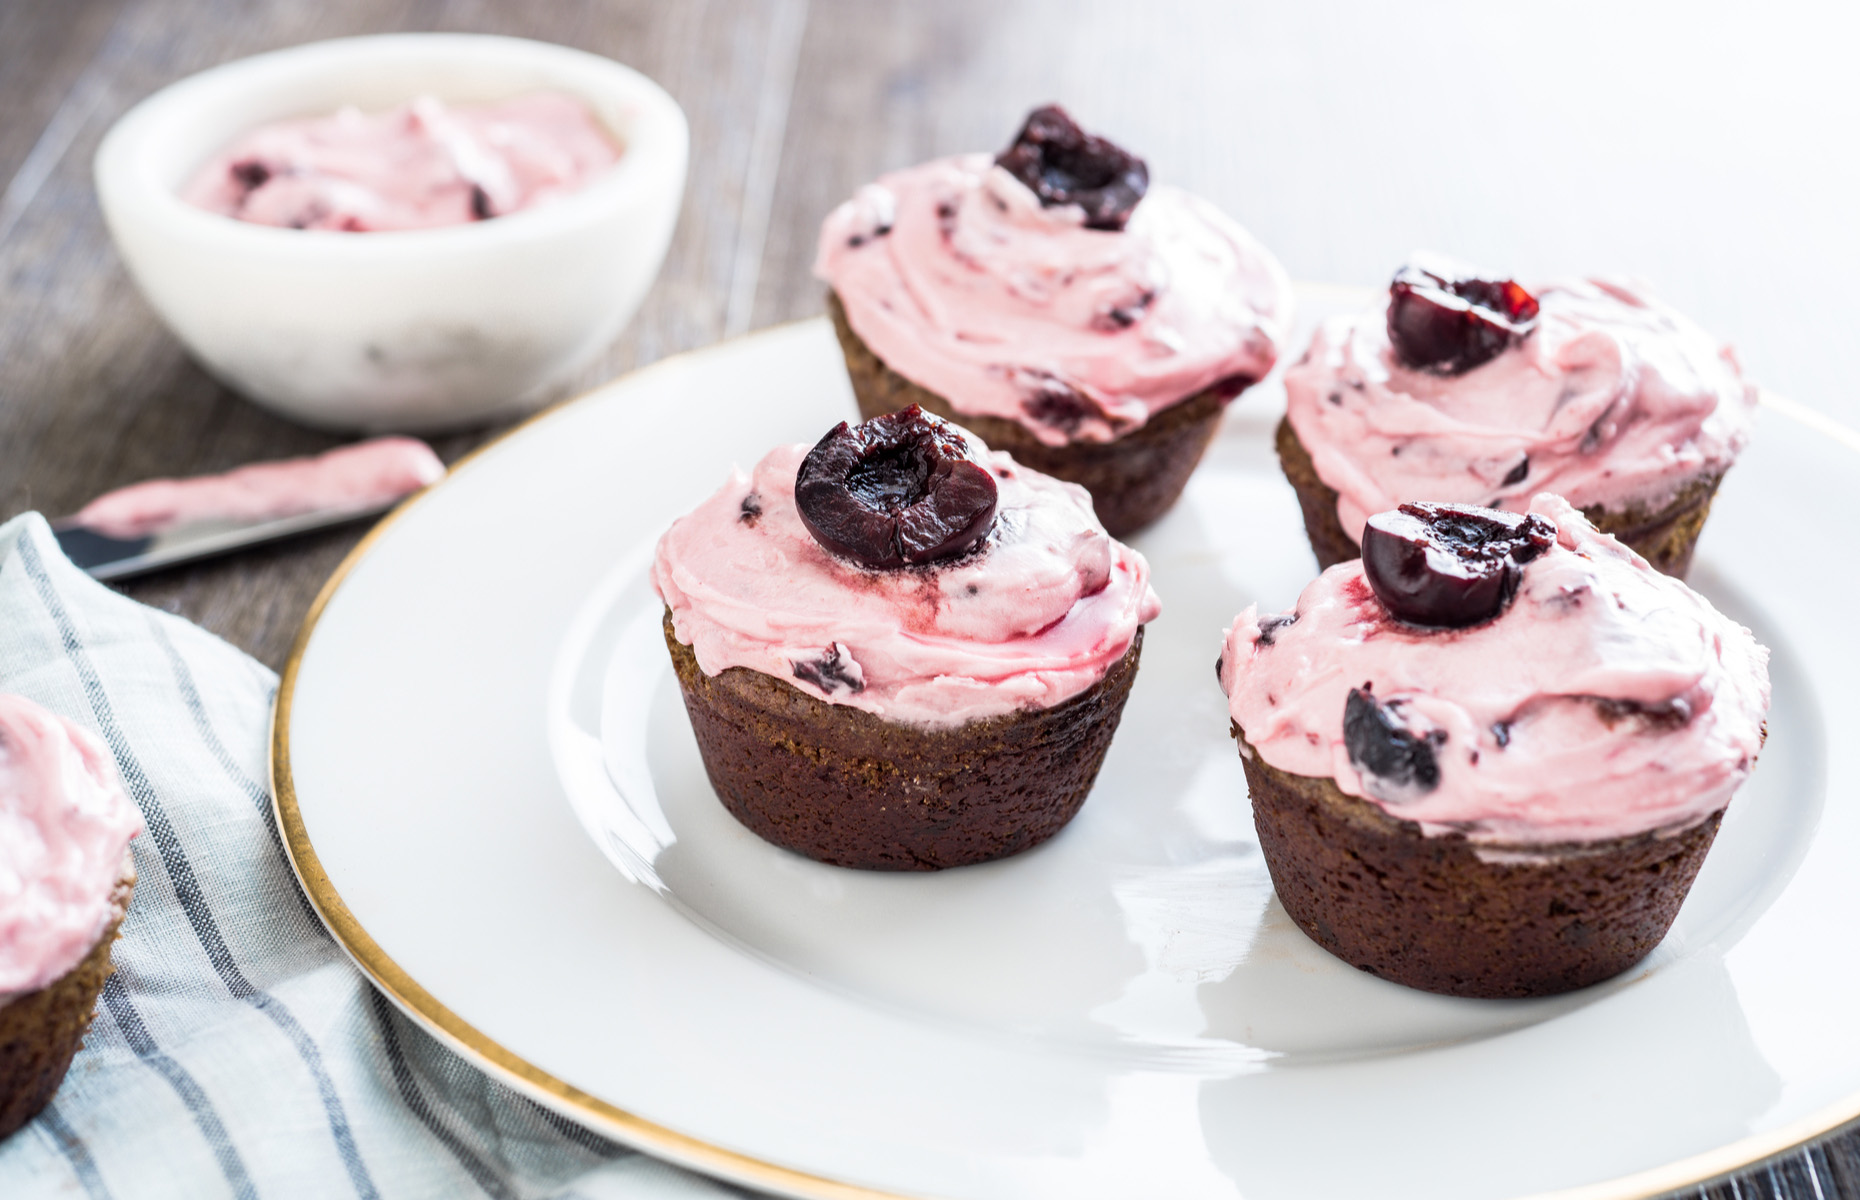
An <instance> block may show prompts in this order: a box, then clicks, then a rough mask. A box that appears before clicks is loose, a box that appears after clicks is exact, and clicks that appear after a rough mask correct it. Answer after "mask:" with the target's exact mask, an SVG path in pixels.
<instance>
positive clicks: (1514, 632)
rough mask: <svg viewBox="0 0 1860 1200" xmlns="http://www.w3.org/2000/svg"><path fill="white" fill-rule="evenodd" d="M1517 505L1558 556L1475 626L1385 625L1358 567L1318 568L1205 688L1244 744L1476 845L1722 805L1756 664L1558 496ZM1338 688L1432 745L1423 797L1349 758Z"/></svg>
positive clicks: (1723, 628)
mask: <svg viewBox="0 0 1860 1200" xmlns="http://www.w3.org/2000/svg"><path fill="white" fill-rule="evenodd" d="M1529 511H1531V512H1534V513H1537V514H1539V515H1541V516H1544V517H1546V518H1548V519H1549V520H1551V521H1552V522H1553V523H1555V525H1556V526H1557V531H1558V532H1557V543H1556V545H1555V546H1553V547H1552V548H1551V549H1549V550H1547V551H1545V552H1544V553H1543V554H1542V555H1541V556H1539V557H1538V558H1536V559H1534V560H1532V561H1531V562H1530V563H1528V564H1527V565H1526V566H1525V567H1524V573H1523V578H1522V581H1521V582H1520V584H1519V586H1518V591H1517V595H1516V597H1515V599H1514V600H1513V602H1512V604H1511V606H1510V607H1509V608H1508V609H1507V610H1506V611H1505V612H1503V613H1501V614H1500V615H1499V616H1498V617H1497V618H1495V619H1493V620H1490V621H1487V622H1486V623H1484V624H1481V625H1475V626H1472V627H1470V628H1467V629H1460V630H1423V629H1416V628H1413V627H1410V626H1406V625H1402V624H1400V623H1399V622H1396V621H1395V620H1393V619H1392V618H1391V617H1390V616H1389V614H1388V612H1387V611H1386V610H1385V609H1384V608H1383V607H1382V605H1381V603H1380V601H1378V600H1377V599H1376V598H1375V596H1374V594H1373V593H1372V592H1371V590H1370V588H1369V584H1368V582H1367V580H1366V579H1365V578H1364V576H1363V565H1362V562H1361V560H1353V561H1350V562H1347V563H1340V564H1339V565H1337V566H1334V567H1332V568H1330V569H1329V570H1328V571H1325V572H1324V573H1323V574H1322V575H1320V576H1319V577H1318V578H1317V580H1316V581H1314V582H1313V583H1312V584H1311V585H1310V586H1309V587H1307V588H1306V589H1305V591H1304V592H1303V594H1302V595H1300V596H1299V598H1298V603H1297V605H1296V606H1295V607H1294V608H1293V609H1292V611H1291V612H1290V613H1289V614H1284V615H1282V616H1279V617H1267V618H1263V619H1262V618H1261V617H1260V616H1259V614H1258V613H1257V611H1256V610H1255V609H1252V608H1249V609H1247V610H1246V611H1244V612H1242V613H1241V614H1240V615H1239V617H1238V618H1236V620H1235V621H1234V624H1233V626H1232V628H1230V629H1229V630H1228V631H1227V637H1226V641H1225V643H1224V645H1223V648H1222V655H1221V687H1222V689H1223V690H1224V691H1226V693H1227V696H1228V709H1229V713H1230V715H1231V716H1232V718H1233V721H1234V723H1235V724H1236V725H1237V726H1239V728H1240V730H1241V731H1242V732H1243V733H1244V734H1245V735H1246V739H1247V741H1248V742H1249V743H1250V744H1251V746H1252V748H1253V751H1254V752H1255V753H1257V754H1258V755H1259V756H1260V757H1261V758H1263V759H1264V760H1265V761H1266V762H1267V763H1268V764H1269V765H1271V766H1273V767H1275V768H1277V769H1279V770H1281V771H1287V772H1290V773H1292V774H1296V775H1304V776H1311V777H1329V778H1331V779H1334V780H1335V781H1336V783H1337V786H1338V787H1339V788H1340V789H1342V790H1343V791H1344V792H1345V793H1347V794H1349V795H1352V796H1360V797H1363V798H1364V799H1367V800H1369V801H1370V802H1372V803H1375V804H1378V805H1380V806H1381V807H1382V808H1383V809H1384V810H1385V811H1387V812H1388V813H1389V814H1390V815H1391V816H1395V817H1399V818H1401V819H1404V820H1410V821H1415V822H1417V823H1419V824H1420V826H1421V828H1422V831H1423V832H1424V833H1427V834H1429V835H1437V834H1443V833H1448V832H1453V831H1459V832H1463V833H1465V834H1466V835H1467V836H1468V837H1469V838H1471V839H1472V840H1474V841H1483V842H1502V843H1538V844H1543V843H1557V842H1584V841H1602V840H1607V839H1611V838H1618V837H1627V836H1631V835H1635V834H1641V833H1647V832H1650V831H1656V830H1658V831H1678V830H1683V829H1686V828H1689V827H1691V826H1693V825H1696V824H1697V823H1698V822H1700V821H1703V820H1705V819H1706V818H1707V817H1709V816H1710V815H1711V814H1712V813H1715V812H1717V811H1719V810H1721V809H1722V808H1724V806H1725V805H1726V804H1727V803H1728V802H1729V801H1730V799H1731V795H1732V793H1733V792H1735V791H1736V790H1737V788H1738V786H1739V785H1740V784H1741V783H1742V782H1743V781H1744V779H1745V778H1746V777H1747V776H1748V775H1749V774H1750V771H1751V768H1752V766H1753V765H1754V763H1755V761H1756V756H1757V751H1758V749H1759V748H1760V747H1761V745H1762V741H1763V722H1764V718H1765V715H1766V713H1767V712H1768V709H1769V694H1770V689H1769V671H1768V665H1767V664H1768V658H1769V652H1768V651H1767V650H1765V649H1764V648H1763V647H1762V646H1759V645H1758V644H1757V642H1756V640H1755V639H1754V638H1753V637H1752V636H1751V634H1750V631H1749V630H1747V629H1745V628H1743V627H1742V626H1740V625H1738V624H1737V623H1736V622H1734V621H1732V620H1730V619H1729V618H1726V617H1724V616H1723V615H1721V614H1720V613H1718V611H1717V610H1716V609H1714V608H1713V607H1712V606H1711V605H1710V603H1709V602H1707V601H1706V600H1705V599H1704V598H1703V597H1702V596H1700V595H1699V594H1698V593H1696V592H1694V591H1692V590H1691V589H1690V588H1688V587H1687V586H1686V585H1685V584H1683V583H1681V582H1679V581H1678V580H1676V579H1672V578H1669V577H1667V576H1665V575H1662V574H1660V573H1659V572H1657V571H1655V570H1654V569H1653V568H1652V567H1650V566H1649V565H1648V564H1647V562H1646V561H1645V560H1644V559H1642V558H1640V557H1639V556H1638V555H1636V554H1634V553H1633V551H1631V550H1628V549H1627V548H1626V547H1624V546H1622V545H1621V544H1620V543H1619V542H1617V541H1615V539H1614V538H1612V537H1609V536H1607V535H1606V534H1601V533H1598V532H1596V530H1595V528H1594V527H1593V526H1592V525H1590V524H1589V522H1588V521H1587V520H1585V519H1584V518H1583V516H1582V514H1581V513H1579V512H1577V511H1576V510H1575V509H1574V508H1572V507H1571V506H1570V505H1569V504H1568V503H1566V502H1565V501H1564V500H1562V499H1561V498H1559V497H1556V496H1553V495H1548V494H1545V495H1540V496H1537V497H1536V498H1535V499H1533V500H1532V502H1531V504H1530V507H1529ZM1288 618H1289V619H1288ZM1352 689H1362V690H1364V691H1366V692H1369V693H1371V694H1372V695H1373V696H1374V697H1375V698H1376V700H1377V701H1378V702H1380V703H1381V704H1383V705H1385V706H1392V710H1393V711H1396V712H1398V713H1399V714H1400V718H1401V720H1402V722H1403V723H1404V726H1405V728H1406V729H1408V730H1409V731H1410V732H1412V733H1413V734H1414V735H1415V736H1417V737H1426V738H1430V739H1433V746H1434V759H1435V762H1436V763H1437V765H1438V775H1439V778H1438V783H1437V785H1436V786H1434V787H1433V788H1432V789H1431V790H1426V791H1417V790H1416V789H1414V788H1412V787H1411V788H1408V789H1400V788H1393V787H1390V786H1387V784H1386V783H1385V781H1382V780H1378V779H1377V778H1376V777H1374V776H1371V775H1367V774H1365V773H1363V772H1359V771H1358V770H1357V768H1356V767H1355V766H1353V765H1352V764H1351V761H1350V754H1349V750H1348V747H1347V746H1346V744H1345V740H1344V731H1343V716H1344V708H1345V705H1346V702H1347V700H1348V697H1349V694H1350V691H1351V690H1352Z"/></svg>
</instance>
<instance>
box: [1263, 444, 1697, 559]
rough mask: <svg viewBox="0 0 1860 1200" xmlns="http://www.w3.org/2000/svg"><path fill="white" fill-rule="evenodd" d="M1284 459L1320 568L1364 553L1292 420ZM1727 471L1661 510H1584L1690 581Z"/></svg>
mask: <svg viewBox="0 0 1860 1200" xmlns="http://www.w3.org/2000/svg"><path fill="white" fill-rule="evenodd" d="M1276 440H1277V443H1278V450H1279V463H1280V465H1281V466H1282V467H1283V468H1284V470H1285V477H1286V478H1287V479H1288V480H1290V481H1291V484H1292V489H1293V490H1294V491H1296V492H1297V493H1298V507H1299V508H1300V509H1302V510H1303V511H1304V515H1305V534H1306V536H1307V537H1309V538H1310V539H1311V550H1312V552H1313V553H1315V554H1316V555H1317V560H1318V567H1319V568H1320V569H1323V568H1329V567H1333V566H1336V565H1337V564H1338V563H1340V562H1348V561H1349V560H1351V559H1353V558H1360V557H1362V551H1361V549H1360V548H1359V547H1358V546H1357V543H1356V539H1354V538H1352V537H1351V536H1350V535H1349V534H1347V533H1345V532H1344V529H1343V522H1342V521H1340V520H1338V518H1337V492H1336V490H1335V489H1334V488H1332V487H1331V486H1330V485H1329V484H1327V483H1325V482H1324V481H1323V480H1322V479H1319V478H1318V473H1317V467H1316V466H1314V465H1313V464H1312V462H1311V455H1310V453H1309V452H1308V451H1307V450H1306V449H1305V444H1304V443H1303V442H1301V441H1299V440H1298V434H1297V433H1296V432H1295V431H1294V430H1293V429H1292V423H1291V422H1290V421H1289V420H1281V421H1280V422H1279V432H1278V437H1277V439H1276ZM1723 478H1724V472H1722V471H1718V472H1714V473H1712V474H1708V475H1701V476H1699V477H1698V478H1697V479H1694V480H1692V481H1691V482H1690V483H1688V484H1687V485H1686V486H1685V487H1684V488H1682V489H1680V492H1679V494H1678V495H1677V496H1675V497H1673V499H1672V500H1671V501H1670V502H1668V503H1667V504H1666V505H1665V506H1664V507H1662V508H1660V509H1657V510H1655V509H1651V508H1648V507H1647V506H1646V505H1632V506H1630V507H1628V508H1627V509H1625V510H1622V511H1610V510H1608V509H1606V508H1603V507H1602V506H1601V505H1599V504H1592V505H1589V506H1588V507H1586V508H1584V509H1583V510H1582V515H1583V516H1585V517H1587V518H1588V519H1589V522H1590V523H1591V524H1592V525H1594V526H1595V527H1596V528H1597V529H1599V530H1601V531H1602V532H1603V533H1607V534H1612V535H1614V536H1615V537H1616V538H1617V539H1619V540H1620V541H1621V542H1622V543H1623V544H1625V545H1627V546H1628V547H1630V548H1631V549H1632V550H1633V551H1634V552H1635V553H1636V554H1638V555H1640V556H1641V557H1642V558H1644V559H1646V560H1647V561H1648V562H1649V563H1651V564H1653V566H1654V568H1655V569H1656V570H1658V571H1660V572H1662V573H1664V574H1667V575H1671V576H1672V577H1673V578H1675V579H1684V578H1685V577H1686V572H1687V571H1688V570H1690V569H1691V566H1692V551H1693V548H1694V547H1695V546H1696V545H1697V544H1698V540H1699V531H1700V530H1702V529H1703V528H1704V527H1705V518H1706V517H1707V516H1708V515H1709V514H1710V513H1711V502H1712V498H1713V497H1714V496H1716V495H1717V494H1718V483H1719V481H1720V480H1722V479H1723Z"/></svg>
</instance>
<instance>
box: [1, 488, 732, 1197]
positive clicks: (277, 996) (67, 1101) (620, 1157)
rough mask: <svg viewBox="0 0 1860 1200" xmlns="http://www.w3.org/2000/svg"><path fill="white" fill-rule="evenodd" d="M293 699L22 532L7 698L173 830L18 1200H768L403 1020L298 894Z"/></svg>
mask: <svg viewBox="0 0 1860 1200" xmlns="http://www.w3.org/2000/svg"><path fill="white" fill-rule="evenodd" d="M277 685H278V681H277V677H276V676H274V675H273V674H272V673H271V672H270V671H268V670H266V669H265V668H264V667H261V666H260V665H259V664H258V663H256V662H254V661H253V660H252V659H250V658H248V657H246V656H245V655H244V654H242V653H240V652H239V651H237V650H235V649H233V648H232V647H231V646H228V645H227V644H226V643H224V642H222V641H220V640H219V639H218V638H215V637H213V636H212V635H211V634H208V633H206V632H205V631H203V630H201V629H199V628H197V627H195V626H193V625H190V624H188V623H187V622H186V621H183V620H181V619H180V618H178V617H174V616H170V615H168V614H166V613H161V612H157V611H155V610H154V609H151V608H147V607H144V606H143V605H140V604H137V603H135V602H134V601H132V600H129V599H126V598H125V597H123V596H119V595H117V594H116V593H114V592H112V591H110V590H109V589H108V588H106V587H104V586H103V585H101V584H99V583H96V582H95V581H93V580H91V579H90V578H89V577H88V576H86V575H84V574H83V573H82V572H80V571H79V570H78V569H77V568H76V567H73V566H72V565H71V564H70V563H69V562H67V561H66V560H65V558H64V557H63V556H62V555H61V554H60V553H59V550H58V545H57V543H56V542H55V541H54V540H53V538H52V536H51V531H50V529H49V528H48V527H47V526H46V524H45V522H44V520H43V519H42V518H40V517H39V516H38V515H37V514H27V515H25V516H22V517H17V518H15V519H14V520H12V521H9V522H7V523H6V524H5V525H0V691H4V692H12V693H16V694H19V695H23V696H26V697H28V698H29V699H32V700H35V701H37V702H38V703H40V704H42V705H44V706H45V707H46V708H49V709H51V710H52V711H54V712H57V713H60V714H62V715H64V716H67V717H70V718H72V719H74V720H76V721H77V722H79V723H80V724H82V725H85V726H87V727H89V728H90V729H93V730H95V731H96V732H97V733H98V734H99V735H101V736H102V738H103V740H104V742H105V743H106V744H107V745H108V746H109V747H110V749H111V750H112V751H113V752H114V754H115V755H116V763H117V766H118V767H119V768H120V769H121V771H122V775H123V782H124V785H125V786H126V787H127V789H128V792H129V795H130V797H131V798H132V799H134V800H135V802H136V803H137V804H138V805H139V806H140V807H141V809H142V815H143V817H144V819H145V820H146V821H147V824H148V832H147V833H146V834H144V835H143V836H141V837H139V838H137V839H136V841H135V843H134V849H135V857H136V870H137V872H138V873H139V875H140V880H139V882H138V883H137V885H136V894H135V900H134V903H133V904H132V905H131V906H130V909H129V917H128V919H127V920H126V921H124V922H123V929H122V939H121V940H120V941H118V942H117V943H116V949H115V962H116V974H115V975H114V976H112V977H111V979H110V982H109V984H108V986H106V987H105V989H104V993H103V999H102V1001H101V1002H100V1003H99V1004H98V1006H97V1019H96V1023H95V1024H94V1025H92V1026H91V1030H90V1035H89V1037H88V1038H86V1040H85V1043H84V1049H83V1051H82V1052H80V1053H79V1054H78V1056H77V1060H76V1062H74V1063H73V1064H72V1066H71V1072H70V1074H69V1075H67V1076H66V1077H65V1082H64V1086H63V1087H62V1088H61V1089H60V1090H59V1092H58V1095H57V1098H56V1099H55V1100H54V1101H53V1102H52V1104H51V1106H50V1107H48V1108H47V1109H46V1110H45V1112H44V1113H43V1114H41V1115H40V1116H39V1118H38V1119H37V1120H36V1121H34V1122H32V1123H31V1124H30V1125H28V1126H26V1127H25V1128H24V1129H22V1130H20V1131H19V1132H18V1133H16V1134H14V1135H13V1136H12V1137H11V1138H9V1139H7V1140H6V1141H5V1142H0V1196H4V1197H7V1198H8V1200H26V1198H28V1197H39V1196H61V1197H64V1196H71V1197H76V1196H84V1197H89V1198H90V1200H107V1198H110V1197H116V1198H119V1200H135V1198H141V1197H177V1198H182V1197H185V1198H186V1200H209V1198H212V1197H220V1196H229V1197H235V1198H237V1200H254V1198H258V1197H319V1198H321V1197H343V1196H355V1197H358V1198H360V1200H375V1198H376V1197H382V1198H386V1200H398V1198H400V1197H423V1196H434V1197H440V1196H443V1197H461V1196H463V1197H469V1196H475V1195H480V1194H482V1195H485V1196H491V1197H495V1198H497V1200H505V1198H513V1200H514V1198H522V1200H528V1198H531V1197H560V1198H563V1200H574V1198H580V1200H607V1198H610V1197H612V1198H620V1197H624V1198H626V1200H661V1198H666V1200H669V1198H672V1197H680V1198H682V1197H721V1196H743V1195H746V1194H747V1193H744V1192H742V1191H741V1190H739V1189H737V1188H734V1187H729V1186H726V1185H723V1184H719V1183H715V1182H713V1181H710V1180H707V1179H704V1178H702V1177H700V1176H697V1175H692V1174H688V1173H686V1172H684V1171H681V1170H678V1169H677V1168H675V1167H672V1166H669V1165H667V1164H665V1163H661V1162H658V1161H656V1160H654V1159H650V1158H647V1157H646V1156H644V1155H641V1154H638V1153H636V1152H634V1151H630V1150H627V1149H626V1148H624V1147H621V1146H618V1145H616V1144H614V1143H612V1142H609V1141H606V1140H605V1139H603V1138H600V1137H597V1136H595V1135H594V1134H592V1133H589V1132H588V1131H586V1130H584V1129H582V1128H581V1127H580V1126H578V1125H575V1124H573V1123H572V1122H570V1121H567V1120H565V1119H564V1118H562V1117H559V1116H557V1115H556V1114H554V1113H553V1112H550V1111H548V1110H546V1109H543V1108H541V1107H539V1106H538V1105H536V1104H534V1103H532V1102H531V1101H530V1100H528V1099H526V1098H525V1097H523V1096H521V1095H518V1094H517V1093H516V1092H513V1091H511V1090H509V1089H508V1088H505V1087H503V1086H502V1085H500V1084H498V1083H496V1082H493V1081H492V1080H490V1079H488V1078H486V1077H485V1076H483V1075H481V1074H479V1073H478V1072H477V1071H476V1070H475V1069H473V1068H472V1067H470V1066H467V1065H466V1064H465V1063H464V1062H463V1061H461V1060H460V1059H458V1058H457V1057H455V1056H454V1055H453V1054H452V1053H451V1052H450V1051H448V1050H446V1049H445V1048H443V1047H442V1046H440V1045H439V1044H438V1043H437V1042H435V1041H434V1040H433V1039H432V1038H430V1037H428V1036H427V1035H426V1034H425V1033H424V1032H423V1031H422V1030H420V1029H419V1028H418V1027H417V1026H415V1025H413V1024H412V1023H411V1022H409V1021H408V1020H407V1019H406V1018H405V1017H403V1016H402V1015H401V1014H400V1012H399V1011H398V1010H397V1009H395V1008H394V1007H393V1006H392V1005H390V1004H389V1003H388V1002H387V1001H386V1000H385V999H383V998H382V996H381V995H380V993H378V992H376V991H375V990H374V988H373V987H371V986H370V985H369V984H368V983H367V981H366V980H365V979H364V978H363V977H362V975H361V974H360V972H358V971H357V970H356V969H355V968H354V967H353V966H352V965H350V963H349V961H348V960H347V959H346V958H344V957H343V955H342V952H341V951H340V950H339V949H338V948H337V947H336V945H335V943H334V942H333V941H331V940H330V937H329V935H328V934H327V933H326V932H325V931H324V929H323V927H322V925H321V924H320V923H318V921H317V919H316V916H315V915H314V914H313V913H312V911H311V909H310V906H309V903H308V901H306V900H305V898H304V895H303V893H302V892H301V891H299V890H298V887H297V880H296V878H295V877H294V876H293V875H292V874H291V869H290V866H289V864H288V863H287V862H286V860H285V857H284V852H283V849H282V846H281V844H280V842H279V840H278V830H277V826H276V823H275V820H274V818H273V816H272V811H271V797H270V795H269V793H268V792H267V790H266V786H265V783H264V780H265V770H266V766H265V763H266V759H265V752H266V736H267V723H268V720H269V716H270V712H271V698H272V695H273V693H274V692H275V691H276V690H277Z"/></svg>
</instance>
